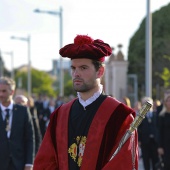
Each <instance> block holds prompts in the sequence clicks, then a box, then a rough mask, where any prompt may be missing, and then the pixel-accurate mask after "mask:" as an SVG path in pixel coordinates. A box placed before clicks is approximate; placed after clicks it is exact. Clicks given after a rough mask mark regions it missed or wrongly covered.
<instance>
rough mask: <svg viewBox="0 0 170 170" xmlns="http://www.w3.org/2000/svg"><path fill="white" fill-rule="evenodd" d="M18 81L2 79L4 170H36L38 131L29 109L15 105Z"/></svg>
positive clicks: (0, 158) (0, 157)
mask: <svg viewBox="0 0 170 170" xmlns="http://www.w3.org/2000/svg"><path fill="white" fill-rule="evenodd" d="M15 86H16V84H15V81H14V80H12V79H10V78H8V77H0V169H1V170H32V168H33V161H34V147H35V146H34V145H35V139H34V129H33V122H32V118H31V114H30V112H29V110H28V109H27V107H25V106H22V105H18V104H14V102H13V95H14V92H15Z"/></svg>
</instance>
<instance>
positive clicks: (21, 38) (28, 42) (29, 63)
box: [11, 35, 32, 96]
mask: <svg viewBox="0 0 170 170" xmlns="http://www.w3.org/2000/svg"><path fill="white" fill-rule="evenodd" d="M11 39H16V40H21V41H26V42H27V45H28V76H27V91H28V96H31V88H32V87H31V59H30V58H31V57H30V49H31V48H30V40H31V37H30V36H29V35H28V36H27V37H15V36H12V37H11Z"/></svg>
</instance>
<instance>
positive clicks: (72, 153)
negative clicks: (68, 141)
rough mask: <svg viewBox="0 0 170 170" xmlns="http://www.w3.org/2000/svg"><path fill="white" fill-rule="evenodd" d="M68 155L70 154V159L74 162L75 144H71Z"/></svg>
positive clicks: (75, 154) (75, 155)
mask: <svg viewBox="0 0 170 170" xmlns="http://www.w3.org/2000/svg"><path fill="white" fill-rule="evenodd" d="M68 153H69V154H70V156H71V158H72V159H73V160H74V161H76V157H77V145H76V143H73V144H72V145H71V146H70V147H69V149H68Z"/></svg>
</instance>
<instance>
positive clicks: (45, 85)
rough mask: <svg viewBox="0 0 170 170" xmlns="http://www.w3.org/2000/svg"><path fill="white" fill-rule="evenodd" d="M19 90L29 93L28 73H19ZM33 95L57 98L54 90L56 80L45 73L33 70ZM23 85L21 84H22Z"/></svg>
mask: <svg viewBox="0 0 170 170" xmlns="http://www.w3.org/2000/svg"><path fill="white" fill-rule="evenodd" d="M15 80H16V82H17V88H22V89H24V90H26V91H27V71H25V70H23V71H19V70H18V71H17V72H16V75H15ZM31 81H32V93H34V94H47V95H49V96H56V95H57V94H56V92H55V90H54V88H53V83H54V81H55V80H54V79H53V78H52V77H50V75H49V74H48V73H46V72H44V71H39V70H36V69H32V70H31ZM19 82H20V83H21V84H20V83H19Z"/></svg>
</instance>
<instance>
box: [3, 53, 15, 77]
mask: <svg viewBox="0 0 170 170" xmlns="http://www.w3.org/2000/svg"><path fill="white" fill-rule="evenodd" d="M2 53H3V54H7V55H10V56H11V78H12V79H14V54H13V51H10V52H2Z"/></svg>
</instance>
